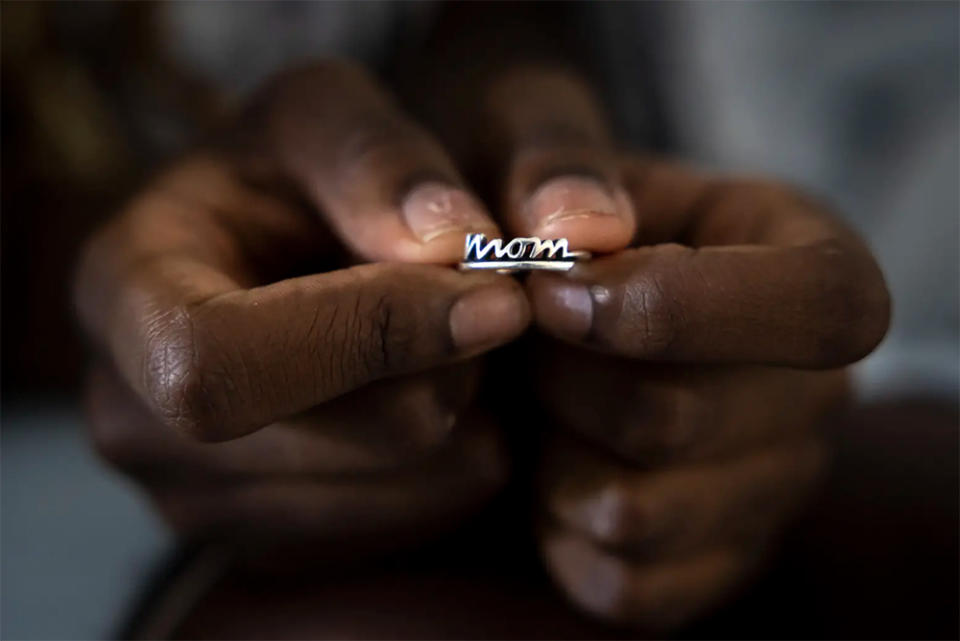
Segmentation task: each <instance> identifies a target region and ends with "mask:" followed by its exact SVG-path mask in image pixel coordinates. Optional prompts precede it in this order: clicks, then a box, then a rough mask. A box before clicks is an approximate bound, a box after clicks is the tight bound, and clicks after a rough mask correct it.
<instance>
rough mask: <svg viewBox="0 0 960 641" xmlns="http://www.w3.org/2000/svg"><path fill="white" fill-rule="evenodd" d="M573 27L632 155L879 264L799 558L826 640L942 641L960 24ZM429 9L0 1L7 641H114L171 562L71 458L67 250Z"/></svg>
mask: <svg viewBox="0 0 960 641" xmlns="http://www.w3.org/2000/svg"><path fill="white" fill-rule="evenodd" d="M578 7H579V8H578V9H577V11H580V12H581V13H582V14H583V15H584V16H586V18H585V19H584V21H583V22H581V23H580V24H581V28H582V29H583V31H584V34H582V35H584V36H586V37H585V38H584V40H585V41H586V42H592V43H593V46H594V50H592V51H591V52H590V53H591V56H592V60H593V63H594V64H595V65H596V67H597V68H598V69H599V70H600V74H599V82H601V83H602V84H603V85H604V88H605V94H606V96H607V98H608V100H609V107H610V110H611V112H612V114H613V117H614V120H615V121H616V122H618V123H619V126H620V129H621V133H622V136H623V139H624V140H625V141H626V142H629V143H631V144H634V145H640V146H646V147H648V148H649V147H656V148H664V149H666V150H668V151H670V152H671V153H674V154H677V155H680V156H683V157H686V158H689V159H690V160H692V161H695V162H698V163H701V164H704V165H708V166H715V167H720V168H724V169H731V170H749V171H760V172H764V173H769V174H775V175H778V176H781V177H784V178H787V179H790V180H792V181H794V182H798V183H800V184H802V185H804V186H806V187H807V188H810V189H812V190H814V191H816V192H818V193H821V194H824V195H825V196H827V197H828V198H829V199H830V200H831V201H833V202H834V203H836V204H837V205H838V207H839V209H840V210H841V211H843V212H845V213H847V214H848V215H849V220H850V222H851V223H852V224H853V225H855V226H856V227H857V228H858V229H859V230H860V231H861V233H863V235H864V236H865V237H866V238H867V239H868V241H869V242H870V243H871V244H872V246H873V247H874V249H875V251H876V252H877V254H878V256H879V258H880V261H881V263H882V265H883V267H884V269H885V271H886V273H887V276H888V279H889V283H890V286H891V289H892V292H893V295H894V300H895V309H896V313H895V322H894V327H893V329H892V331H891V333H890V336H889V337H888V339H887V341H886V342H885V344H884V345H883V346H882V347H881V348H880V350H878V352H877V353H876V354H874V355H873V356H871V357H870V358H869V359H867V361H865V362H864V363H863V364H861V365H860V366H859V367H858V370H857V376H858V378H857V380H858V388H859V391H860V393H861V398H862V406H863V410H862V412H861V413H859V414H857V415H856V416H854V417H852V418H851V419H850V420H849V425H848V429H847V430H846V431H844V432H842V437H841V438H842V441H843V442H842V443H841V450H840V451H841V456H840V458H839V461H840V463H841V464H842V465H841V466H840V468H839V472H838V473H837V474H836V476H835V478H834V479H832V481H831V486H830V488H828V491H827V494H826V495H825V497H824V499H823V501H821V504H820V505H819V506H818V507H817V508H815V510H814V513H815V516H816V515H817V514H819V516H818V517H817V518H813V517H811V521H810V523H809V524H808V526H807V529H806V530H802V532H805V534H803V535H802V536H801V537H800V538H801V539H802V542H803V545H805V546H806V547H805V548H803V549H804V550H806V552H807V553H808V554H812V555H813V556H815V557H818V558H820V559H821V560H823V559H829V560H830V564H829V565H830V567H831V568H832V570H831V572H833V573H834V574H833V575H831V574H830V573H827V574H826V575H824V576H821V578H823V579H825V580H826V582H827V583H828V584H830V585H833V586H834V587H835V590H833V591H830V590H827V591H826V592H827V594H821V595H820V599H821V600H822V601H823V602H824V603H828V604H832V606H831V607H833V606H836V607H837V610H838V611H839V610H844V612H845V616H847V617H849V618H850V619H851V621H859V622H860V625H859V627H858V626H857V625H854V624H850V625H849V626H847V627H844V626H843V625H839V626H838V627H833V628H829V629H832V630H833V631H834V632H835V633H836V634H840V635H843V634H851V635H854V636H886V635H888V634H889V635H890V636H897V635H898V634H901V633H902V634H903V635H905V636H911V635H912V636H916V637H924V636H951V635H955V634H956V619H957V610H956V605H957V557H956V551H957V544H958V541H957V510H958V504H957V496H958V487H957V457H958V455H960V453H958V450H957V393H958V359H960V354H958V344H960V343H958V337H957V336H958V311H957V296H958V289H960V286H958V250H957V244H958V235H960V225H958V217H960V205H958V173H960V161H958V145H960V129H958V102H960V90H958V74H960V66H958V65H960V62H958V55H960V54H958V19H960V17H958V4H957V3H953V2H944V3H896V2H894V3H838V4H827V3H809V4H807V3H717V4H711V3H673V4H671V5H660V4H656V3H654V4H631V3H617V4H609V3H593V4H591V5H589V6H587V5H578ZM442 10H443V9H442V8H440V7H437V6H436V5H434V4H433V3H382V2H371V3H357V4H350V3H338V2H330V3H242V4H240V3H229V2H224V3H213V4H202V3H194V2H182V3H172V4H158V3H152V2H138V3H108V2H101V3H66V2H61V3H57V2H50V3H39V2H3V3H2V103H0V104H2V123H0V127H2V192H0V195H2V288H3V307H2V309H3V312H2V365H3V370H2V395H3V426H2V453H3V460H2V509H3V512H2V630H0V636H2V637H4V638H67V637H69V638H88V637H89V638H93V637H102V636H103V635H105V634H108V633H109V632H110V630H112V629H114V627H113V626H115V625H116V623H117V621H119V620H120V619H122V617H123V616H124V612H125V611H126V609H127V608H128V607H129V605H130V603H131V602H132V599H134V598H135V595H136V593H137V590H138V586H139V585H140V584H141V583H142V582H143V578H144V576H145V572H146V571H147V569H148V568H149V567H151V565H152V564H153V563H154V562H155V561H156V559H157V558H160V556H161V555H162V552H163V550H164V549H166V548H167V547H168V546H169V545H170V544H171V542H170V540H169V537H168V535H167V534H166V533H165V532H164V531H163V529H162V528H161V527H160V526H159V525H158V523H157V522H156V520H155V519H154V518H153V517H152V516H151V515H150V514H149V512H148V511H147V510H146V508H145V506H144V505H143V504H142V503H141V502H140V500H139V499H138V497H137V496H136V495H135V494H134V493H133V492H132V490H131V489H130V488H128V487H127V486H126V485H124V484H123V482H122V481H120V480H119V479H117V478H116V477H114V476H112V475H110V474H109V473H107V472H106V471H105V470H103V469H101V467H100V466H99V464H98V463H97V462H96V461H95V460H94V459H93V458H92V455H91V454H90V453H89V451H88V449H87V447H86V445H85V442H84V439H83V434H82V427H81V426H82V420H81V411H80V409H79V405H78V398H79V395H78V391H79V389H80V385H81V384H82V376H83V365H84V348H83V341H82V340H81V338H80V336H79V334H78V332H77V331H76V328H75V323H74V319H73V314H72V311H71V306H70V294H69V289H70V274H71V269H72V266H73V264H74V263H75V261H76V258H77V250H78V248H79V247H80V245H81V243H82V242H83V240H84V238H85V237H86V236H87V235H88V234H89V232H90V231H91V229H93V228H94V227H95V226H96V225H97V223H98V222H99V221H101V220H103V219H104V218H105V217H106V216H108V215H110V214H111V213H112V212H113V211H115V210H116V208H117V207H119V206H120V205H121V204H122V203H123V201H124V199H125V198H126V197H128V196H129V195H130V194H131V193H132V191H133V190H134V189H135V187H136V186H137V185H138V184H140V183H141V182H142V181H143V180H144V178H145V176H147V175H149V174H150V172H151V171H153V170H155V169H156V168H157V167H158V166H159V165H161V164H162V163H164V162H165V161H167V160H168V159H170V158H172V157H175V156H176V155H177V154H178V153H180V152H181V151H183V150H184V149H186V148H187V147H188V146H190V145H191V144H193V143H194V142H196V141H197V140H198V139H200V138H202V136H203V135H205V133H206V132H209V131H210V130H211V129H212V127H213V126H214V125H215V124H216V123H217V122H218V119H219V118H220V117H221V116H222V114H223V113H224V112H225V110H226V109H228V108H230V107H231V106H232V105H234V104H236V102H237V101H238V100H240V99H241V98H242V96H243V95H244V94H245V93H246V92H248V91H249V90H250V89H252V88H253V87H254V86H256V84H257V83H258V82H259V81H260V80H262V79H263V78H264V77H265V76H267V75H268V74H269V73H271V72H273V71H275V70H277V69H279V68H281V67H283V66H284V65H285V64H287V63H289V62H291V61H294V60H298V59H301V58H305V57H317V56H324V55H331V54H337V55H341V56H350V57H354V58H359V59H361V60H363V61H365V62H367V63H368V64H371V65H373V66H374V67H375V68H384V67H386V66H388V65H389V62H390V60H391V58H392V56H394V55H400V54H402V53H403V51H404V50H405V48H406V50H409V48H410V47H415V44H416V39H417V37H418V34H422V33H425V32H426V31H428V30H429V27H430V24H431V22H432V21H433V20H434V19H435V18H436V15H437V12H439V11H442ZM641 40H642V42H641ZM398 52H399V53H398ZM891 488H892V489H891ZM817 510H819V512H817ZM818 519H819V520H818ZM824 520H826V521H827V522H830V523H832V524H833V526H834V529H833V530H831V533H830V534H829V536H828V535H827V534H826V533H825V530H824V527H823V523H824V522H825V521H824ZM837 532H839V534H838V533H837ZM818 537H819V538H818ZM811 550H812V551H811ZM850 550H857V551H858V552H857V554H856V555H853V556H851V554H850V553H849V551H850ZM793 558H794V559H796V558H800V557H796V556H795V557H793ZM791 562H793V563H796V561H791ZM780 572H781V574H782V573H783V572H787V574H786V575H785V576H786V578H785V579H784V580H787V581H789V580H790V579H789V577H790V576H792V575H790V574H789V572H790V569H789V565H788V566H787V569H782V568H781V570H780ZM781 578H783V577H781ZM871 585H872V586H874V589H875V590H876V594H874V593H871V592H869V591H867V592H864V590H866V589H867V588H865V587H864V586H871ZM856 590H860V592H859V593H856V592H855V591H856ZM851 591H854V592H853V593H851ZM838 601H843V602H844V604H843V607H839V606H837V603H838ZM767 606H769V603H768V604H766V606H764V607H767ZM825 607H826V606H825ZM827 609H828V610H829V607H828V608H827ZM834 614H836V613H834ZM895 615H896V616H895ZM824 616H825V617H826V616H827V615H824ZM837 616H839V615H837ZM858 617H859V618H858ZM828 618H829V617H828ZM868 620H869V623H867V621H868ZM796 629H797V630H801V631H802V630H807V631H808V632H814V631H813V630H812V629H807V628H803V627H802V626H801V627H799V628H796ZM911 633H912V634H911ZM800 636H803V634H802V633H801V634H800Z"/></svg>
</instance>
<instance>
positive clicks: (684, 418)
mask: <svg viewBox="0 0 960 641" xmlns="http://www.w3.org/2000/svg"><path fill="white" fill-rule="evenodd" d="M637 396H638V398H641V399H642V404H643V410H642V412H643V414H642V415H641V417H640V419H639V421H638V424H631V425H629V429H627V430H625V434H624V435H623V438H622V444H623V450H624V453H625V454H626V455H627V456H628V457H630V458H631V459H633V460H636V461H640V462H657V461H660V460H663V459H665V458H667V457H675V456H682V455H683V454H685V453H688V452H689V451H690V450H692V449H693V448H694V447H695V446H696V445H697V444H698V443H699V442H700V441H701V435H702V434H703V432H704V429H705V427H706V426H707V425H709V424H710V423H711V421H713V422H716V420H717V419H716V416H717V411H718V408H717V407H716V406H715V405H716V404H715V403H713V402H711V400H710V399H709V398H707V397H706V395H704V394H702V393H698V390H695V389H690V388H687V387H685V386H681V385H669V386H655V387H651V386H650V385H649V383H647V382H646V381H644V382H642V383H640V389H639V390H638V393H637Z"/></svg>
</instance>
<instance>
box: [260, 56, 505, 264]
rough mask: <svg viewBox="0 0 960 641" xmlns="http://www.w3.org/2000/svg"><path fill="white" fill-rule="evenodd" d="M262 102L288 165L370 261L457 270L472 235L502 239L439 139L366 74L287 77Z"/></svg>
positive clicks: (335, 67)
mask: <svg viewBox="0 0 960 641" xmlns="http://www.w3.org/2000/svg"><path fill="white" fill-rule="evenodd" d="M255 104H256V105H257V108H256V109H255V110H254V112H255V113H256V114H258V115H259V116H260V117H261V118H263V120H265V124H263V125H262V126H264V127H265V129H266V144H267V145H268V146H269V147H270V148H271V150H272V153H274V154H275V155H276V157H277V158H278V160H279V162H280V164H281V166H282V167H284V168H285V169H286V171H287V172H289V174H290V175H292V176H293V177H294V178H295V180H296V181H297V182H298V183H299V185H300V186H301V188H302V190H303V192H304V193H305V194H306V195H307V197H308V198H310V199H311V200H312V201H313V202H314V203H315V204H316V205H317V208H318V209H319V210H320V211H321V212H322V213H323V214H324V215H325V216H326V219H327V220H328V221H329V222H330V224H331V226H332V227H333V228H334V230H336V232H337V233H338V236H339V237H340V239H341V240H342V241H343V242H344V243H345V244H346V245H347V246H348V247H350V248H351V249H352V250H353V251H354V252H355V253H357V254H358V255H360V256H361V257H362V258H364V259H366V260H369V261H401V262H431V263H450V262H455V261H456V260H457V259H459V258H460V257H461V256H462V254H463V242H464V237H465V235H466V234H467V233H468V232H479V233H485V234H487V235H488V236H497V235H499V233H498V232H497V227H496V225H495V224H494V223H493V221H492V219H491V218H490V216H489V215H488V214H487V212H486V210H485V209H484V207H483V205H482V204H481V203H480V201H479V200H478V199H477V198H475V197H474V196H473V195H472V194H471V193H470V191H469V190H468V189H467V188H466V186H465V185H464V182H463V179H462V178H461V176H460V174H459V173H458V172H457V170H456V168H455V167H454V165H453V163H452V161H451V160H450V158H449V156H448V155H447V154H446V152H445V151H444V150H443V149H442V148H441V147H440V145H439V144H438V143H437V142H436V140H435V139H434V138H433V137H432V136H431V135H429V134H428V133H427V132H426V131H425V130H424V129H423V128H422V127H420V126H419V125H417V124H416V123H414V122H413V121H412V120H411V119H410V118H408V117H407V116H406V115H404V114H403V113H402V112H401V111H400V109H399V108H398V107H397V105H396V104H394V101H393V100H392V99H391V98H390V97H389V96H388V95H387V94H386V93H385V92H384V91H382V90H381V89H380V88H379V87H378V86H377V85H376V83H375V82H374V80H373V79H372V78H370V77H369V76H368V75H366V74H365V73H364V72H363V71H362V70H361V69H359V68H358V67H355V66H353V65H349V64H346V63H342V62H327V63H321V64H318V65H314V66H312V67H309V68H306V69H302V70H298V71H295V72H291V73H288V74H285V75H283V76H281V77H279V78H277V79H276V80H275V81H274V83H272V84H271V85H270V86H269V87H268V88H267V90H266V91H264V92H263V94H262V95H261V97H260V98H259V100H258V101H257V102H256V103H255Z"/></svg>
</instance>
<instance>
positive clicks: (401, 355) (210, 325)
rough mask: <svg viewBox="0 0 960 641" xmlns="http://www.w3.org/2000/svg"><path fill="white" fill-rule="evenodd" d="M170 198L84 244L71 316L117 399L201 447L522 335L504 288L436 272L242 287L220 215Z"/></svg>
mask: <svg viewBox="0 0 960 641" xmlns="http://www.w3.org/2000/svg"><path fill="white" fill-rule="evenodd" d="M184 176H186V178H185V179H186V180H189V181H193V180H195V179H196V177H195V174H194V173H191V172H190V171H188V170H185V171H184V173H183V174H181V175H180V177H179V180H184ZM177 180H178V178H176V177H174V178H172V179H171V180H170V182H173V183H177ZM175 193H176V189H174V188H172V187H168V188H167V189H166V190H165V191H162V192H152V193H150V194H149V195H148V196H147V197H145V198H143V199H141V200H140V201H138V202H136V203H135V204H134V205H133V206H132V208H131V210H130V211H129V212H128V213H127V214H126V215H125V216H123V217H121V218H120V219H118V220H117V221H115V222H114V223H113V224H112V225H111V226H110V227H108V228H107V229H106V230H104V231H103V232H102V233H101V234H100V235H99V236H98V237H97V238H96V239H95V240H94V241H93V242H92V243H91V245H90V246H89V247H88V251H87V254H86V256H85V259H84V262H83V263H82V265H81V269H80V273H79V276H78V286H77V302H78V307H79V311H80V315H81V318H82V320H83V321H84V323H85V326H86V328H87V329H88V330H89V332H90V334H91V335H92V336H93V337H94V338H95V339H96V340H97V341H99V342H101V343H102V344H103V345H105V346H106V347H107V349H108V351H109V353H110V355H111V356H112V359H113V361H114V362H115V364H116V366H117V367H118V369H119V371H120V372H121V373H122V374H123V376H124V378H125V379H126V381H127V382H128V383H129V384H130V385H131V387H132V388H133V389H134V390H136V391H137V393H138V394H140V395H141V397H142V398H143V399H145V400H146V401H147V403H148V405H149V406H150V407H151V409H152V410H153V411H154V412H155V413H156V414H158V416H160V417H161V418H162V419H163V420H164V421H165V423H166V424H168V425H170V426H172V427H175V428H178V429H180V430H182V431H184V432H186V433H189V434H192V435H193V436H195V437H197V438H199V439H201V440H222V439H228V438H234V437H236V436H240V435H242V434H245V433H248V432H251V431H254V430H256V429H258V428H260V427H262V426H264V425H267V424H270V423H272V422H275V421H276V420H279V419H281V418H285V417H287V416H290V415H293V414H295V413H298V412H302V411H305V410H307V409H309V408H311V407H314V406H316V405H318V404H320V403H323V402H325V401H327V400H330V399H332V398H335V397H336V396H339V395H341V394H343V393H346V392H348V391H351V390H353V389H356V388H357V387H360V386H362V385H364V384H366V383H369V382H372V381H374V380H378V379H381V378H386V377H390V376H393V375H396V374H401V373H408V372H413V371H419V370H424V369H428V368H430V367H435V366H438V365H441V364H444V363H449V362H453V361H455V360H459V359H462V358H465V357H467V356H471V355H475V354H477V353H479V352H482V351H485V350H487V349H490V348H492V347H494V346H496V345H498V344H501V343H503V342H506V341H508V340H510V339H512V338H514V337H515V336H516V335H518V334H519V333H520V332H521V331H522V330H523V329H524V328H525V326H526V324H527V322H528V308H527V302H526V297H525V296H524V294H523V292H522V290H520V288H519V287H518V286H517V285H516V283H514V282H513V281H512V280H510V279H508V278H504V277H499V276H490V275H477V274H460V273H457V272H454V271H452V270H448V269H443V268H439V267H428V266H415V265H403V266H397V265H390V264H374V265H364V266H360V267H355V268H352V269H347V270H341V271H336V272H330V273H327V274H320V275H313V276H304V277H300V278H293V279H288V280H283V281H280V282H277V283H273V284H269V285H264V286H259V287H248V286H247V283H249V282H250V278H249V276H248V275H247V263H246V261H245V260H244V258H243V257H242V255H241V256H238V254H239V250H238V249H237V246H238V245H240V243H239V242H238V241H237V239H236V237H235V233H234V231H233V230H231V229H230V228H229V225H226V226H224V225H222V223H220V222H218V220H219V219H218V217H217V216H216V215H215V214H213V213H211V212H212V211H213V212H217V211H222V210H220V209H219V208H217V207H214V206H212V205H211V204H210V203H200V204H198V203H196V202H193V201H191V200H188V199H187V200H185V199H183V198H182V197H180V196H174V195H173V194H175ZM231 222H232V221H231ZM206 225H211V226H214V227H215V229H216V231H215V232H209V233H206V232H202V230H203V229H204V227H205V226H206ZM218 225H219V226H218Z"/></svg>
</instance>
